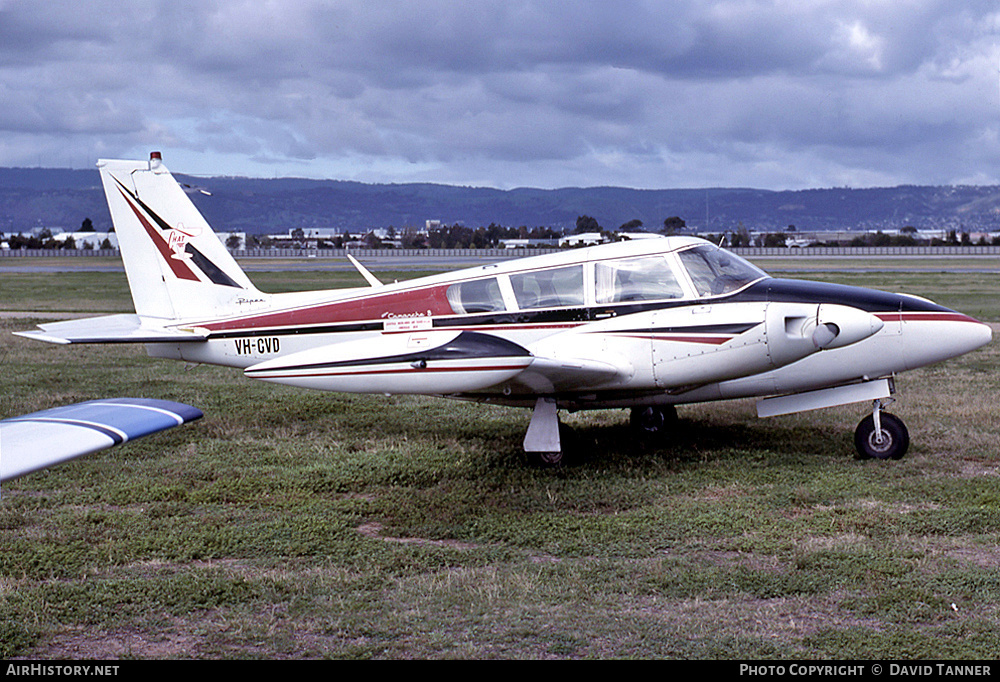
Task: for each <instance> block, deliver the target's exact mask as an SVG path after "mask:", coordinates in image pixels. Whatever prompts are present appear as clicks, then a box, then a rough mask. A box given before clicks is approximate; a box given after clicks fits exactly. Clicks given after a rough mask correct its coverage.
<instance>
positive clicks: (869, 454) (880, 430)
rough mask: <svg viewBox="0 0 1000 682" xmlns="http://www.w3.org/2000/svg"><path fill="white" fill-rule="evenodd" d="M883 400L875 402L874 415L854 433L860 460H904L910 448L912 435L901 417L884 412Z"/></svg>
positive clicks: (864, 421)
mask: <svg viewBox="0 0 1000 682" xmlns="http://www.w3.org/2000/svg"><path fill="white" fill-rule="evenodd" d="M883 407H885V405H884V404H883V403H882V401H881V400H876V401H874V404H873V406H872V413H871V414H870V415H868V416H867V417H865V418H864V419H862V420H861V423H860V424H858V428H857V429H856V430H855V431H854V447H855V448H857V451H858V457H859V459H873V458H874V459H902V458H903V455H905V454H906V450H907V448H908V447H909V446H910V434H909V432H908V431H907V430H906V425H905V424H904V423H903V420H902V419H900V418H899V417H896V416H894V415H891V414H889V413H888V412H883V411H882V408H883Z"/></svg>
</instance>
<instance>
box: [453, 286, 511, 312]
mask: <svg viewBox="0 0 1000 682" xmlns="http://www.w3.org/2000/svg"><path fill="white" fill-rule="evenodd" d="M447 296H448V303H449V305H451V309H452V310H454V311H455V312H456V313H458V314H459V315H467V314H471V313H492V312H497V311H502V310H506V306H505V305H504V302H503V295H501V293H500V285H499V284H498V283H497V279H496V277H490V278H489V279H476V280H472V281H471V282H459V283H458V284H452V285H451V286H450V287H448V293H447Z"/></svg>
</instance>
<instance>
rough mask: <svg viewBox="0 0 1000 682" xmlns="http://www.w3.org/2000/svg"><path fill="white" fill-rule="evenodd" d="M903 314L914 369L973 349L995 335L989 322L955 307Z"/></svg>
mask: <svg viewBox="0 0 1000 682" xmlns="http://www.w3.org/2000/svg"><path fill="white" fill-rule="evenodd" d="M901 317H902V337H903V344H904V346H905V348H906V361H907V363H906V364H907V365H908V366H909V367H910V368H911V369H912V368H914V367H922V366H924V365H929V364H931V363H934V362H940V361H941V360H947V359H948V358H957V357H958V356H960V355H965V354H966V353H971V352H972V351H974V350H976V349H977V348H982V347H983V346H985V345H986V344H988V343H989V342H990V341H991V340H992V338H993V330H992V329H991V328H990V327H989V325H986V324H983V323H982V322H980V321H979V320H976V319H974V318H972V317H969V316H968V315H963V314H962V313H957V312H955V311H953V310H948V311H944V312H924V313H903V314H902V316H901Z"/></svg>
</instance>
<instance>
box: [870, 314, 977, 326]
mask: <svg viewBox="0 0 1000 682" xmlns="http://www.w3.org/2000/svg"><path fill="white" fill-rule="evenodd" d="M875 317H877V318H878V319H880V320H882V321H883V322H899V321H902V322H973V323H975V324H982V322H980V321H979V320H977V319H976V318H974V317H969V316H968V315H963V314H962V313H956V312H941V313H935V312H920V313H907V312H899V313H895V312H893V313H875Z"/></svg>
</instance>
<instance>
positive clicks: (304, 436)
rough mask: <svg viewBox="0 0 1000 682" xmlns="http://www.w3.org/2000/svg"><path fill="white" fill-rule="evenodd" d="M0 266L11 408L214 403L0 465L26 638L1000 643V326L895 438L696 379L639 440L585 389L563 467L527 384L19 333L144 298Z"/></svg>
mask: <svg viewBox="0 0 1000 682" xmlns="http://www.w3.org/2000/svg"><path fill="white" fill-rule="evenodd" d="M867 265H868V266H870V265H871V263H870V262H868V264H867ZM783 269H784V271H783V272H781V274H782V276H794V275H797V274H802V275H804V274H805V273H804V272H803V273H797V272H795V271H794V266H787V265H786V266H783ZM417 274H419V273H415V272H405V273H380V275H382V276H383V277H385V278H388V279H392V278H394V277H399V278H404V277H413V276H415V275H417ZM808 276H809V277H811V278H814V279H826V280H831V281H839V282H843V283H849V284H861V285H865V286H877V287H878V288H883V289H888V290H893V291H907V292H909V293H915V294H919V295H923V296H927V297H928V298H932V299H934V300H936V301H939V302H941V303H943V304H945V305H949V306H952V307H955V308H957V309H959V310H962V311H963V312H966V313H969V314H972V315H975V316H977V317H979V318H980V319H983V320H986V321H990V322H993V323H998V322H1000V282H998V281H997V278H996V277H995V276H994V275H981V274H975V273H971V272H965V273H963V272H955V271H942V272H936V271H933V269H929V270H919V271H912V269H906V270H905V271H898V272H897V271H893V269H892V268H885V271H884V272H881V273H874V274H873V273H869V272H867V270H866V269H865V268H864V267H862V266H861V265H858V266H856V267H852V266H851V265H850V264H845V263H842V262H837V263H831V264H830V265H829V267H827V268H824V267H817V266H816V264H815V263H811V264H810V265H809V267H808ZM253 279H254V280H255V281H256V282H257V283H258V284H259V285H260V287H261V288H262V289H264V290H271V291H276V290H290V289H303V288H321V287H330V286H345V285H348V284H355V285H357V284H361V281H360V278H358V277H357V276H356V275H354V274H352V273H347V272H343V273H330V272H294V273H278V272H258V273H254V274H253ZM0 291H2V298H3V303H2V305H0V308H2V309H3V310H6V311H15V312H14V314H13V315H9V316H5V317H2V318H0V334H2V336H0V339H2V341H0V362H2V372H0V382H2V389H0V416H9V415H12V414H18V413H23V412H27V411H32V410H37V409H42V408H45V407H50V406H54V405H58V404H64V403H67V402H71V401H76V400H85V399H91V398H98V397H108V396H112V395H140V396H146V397H159V398H167V399H173V400H179V401H182V402H187V403H190V404H193V405H196V406H198V407H200V408H201V409H202V410H203V411H204V412H205V417H204V419H202V420H201V421H199V422H196V423H195V424H192V425H188V426H185V427H181V428H179V429H175V430H173V431H169V432H166V433H162V434H158V435H156V436H152V437H149V438H148V439H145V440H142V441H137V442H135V443H130V444H128V445H126V446H123V447H120V448H117V449H113V450H109V451H106V452H104V453H100V454H97V455H94V456H91V457H88V458H84V459H81V460H77V461H74V462H71V463H68V464H65V465H62V466H58V467H55V468H53V469H50V470H48V471H45V472H39V473H36V474H33V475H31V476H28V477H25V478H22V479H19V480H17V481H13V482H10V483H8V484H6V485H5V486H4V489H3V492H2V497H0V546H2V547H3V551H2V552H0V657H2V658H4V659H11V658H18V657H26V658H32V659H44V658H53V659H83V658H88V659H113V658H143V659H147V658H268V659H276V658H349V659H359V658H375V659H428V658H431V659H443V658H475V659H484V658H502V659H542V658H557V659H570V658H688V659H697V658H703V659H754V660H761V659H775V658H783V659H802V658H805V659H844V660H847V659H867V660H871V659H883V660H884V659H917V658H922V659H994V658H996V655H997V652H998V651H1000V627H998V626H1000V419H998V418H997V401H996V397H997V396H998V395H1000V373H998V372H997V366H998V361H1000V358H998V351H997V343H996V342H994V343H993V344H991V345H989V346H987V347H986V348H984V349H981V350H980V351H977V352H976V353H973V354H970V355H968V356H965V357H963V358H960V359H957V360H955V361H952V362H949V363H947V364H943V365H939V366H934V367H930V368H926V369H923V370H919V371H915V372H911V373H908V374H905V375H902V376H901V377H899V379H898V381H897V386H898V388H899V390H900V395H899V400H898V402H897V403H896V404H895V405H894V406H893V407H892V411H893V412H895V413H896V414H899V415H900V416H902V417H903V418H904V419H905V420H906V421H907V424H908V426H909V428H910V434H911V438H912V445H911V449H910V452H909V454H908V455H907V456H906V458H905V459H903V460H902V461H899V462H881V461H858V460H855V459H854V458H853V449H852V444H851V439H852V434H853V429H854V426H855V425H856V423H857V421H858V420H859V419H860V417H861V416H862V413H863V411H864V409H865V408H864V407H863V406H848V407H844V408H837V409H832V410H822V411H818V412H813V413H806V414H801V415H792V416H788V417H780V418H775V419H771V420H758V419H757V418H756V417H755V416H754V410H753V404H752V402H749V401H736V402H731V403H721V404H715V405H699V406H687V407H682V408H680V416H681V424H680V427H679V428H678V430H677V432H676V433H675V434H673V435H672V436H671V437H670V438H669V439H667V440H666V441H664V442H662V443H660V444H658V445H652V444H641V443H636V442H634V441H632V439H631V437H630V435H629V432H628V429H627V417H628V415H627V412H625V411H600V412H593V413H584V414H576V415H569V416H567V417H566V419H565V421H566V422H567V423H568V424H570V425H571V426H572V427H573V429H574V432H575V435H574V441H575V443H576V446H577V448H578V452H577V455H578V456H577V458H576V461H575V463H573V464H572V465H570V466H565V467H562V468H560V469H557V470H543V469H536V468H532V467H530V466H528V465H527V464H526V462H525V460H524V457H523V455H522V453H521V439H522V438H523V434H524V430H525V428H526V427H527V423H528V417H529V414H528V413H527V412H526V411H518V410H513V409H503V408H492V407H483V406H475V405H468V404H464V403H454V402H450V401H443V400H434V399H425V398H417V397H413V398H409V397H393V398H385V397H381V396H346V395H335V394H323V393H314V392H308V391H297V390H294V389H290V388H284V387H280V386H273V385H269V384H264V383H260V382H253V381H250V380H247V379H244V378H243V377H242V375H241V373H240V372H238V371H236V370H230V369H225V368H215V367H207V366H198V367H190V366H186V365H183V364H180V363H171V362H168V361H164V360H154V359H149V358H147V357H146V356H145V354H144V352H143V350H142V349H141V348H131V347H128V346H105V347H101V346H80V347H61V346H52V345H47V344H41V343H37V342H32V341H28V340H25V339H21V338H18V337H14V336H11V335H10V334H9V331H12V330H19V329H27V328H31V327H33V326H34V325H35V324H36V323H37V322H39V321H41V320H40V318H39V317H38V315H37V313H39V312H42V313H45V312H52V311H83V312H95V313H106V312H124V311H129V310H130V309H131V303H130V299H129V295H128V291H127V285H126V282H125V277H124V275H123V274H121V273H105V272H76V273H63V274H58V275H54V274H31V273H12V272H4V271H3V269H2V268H0Z"/></svg>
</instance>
